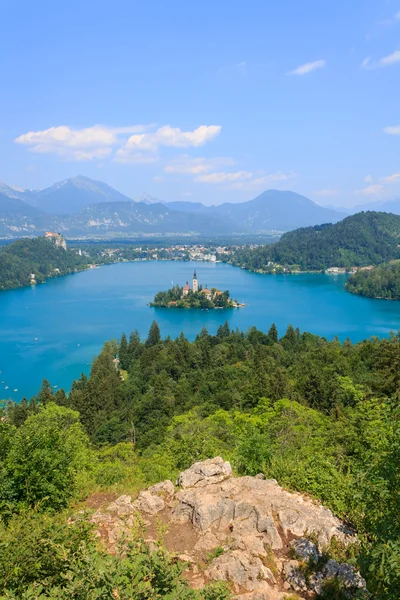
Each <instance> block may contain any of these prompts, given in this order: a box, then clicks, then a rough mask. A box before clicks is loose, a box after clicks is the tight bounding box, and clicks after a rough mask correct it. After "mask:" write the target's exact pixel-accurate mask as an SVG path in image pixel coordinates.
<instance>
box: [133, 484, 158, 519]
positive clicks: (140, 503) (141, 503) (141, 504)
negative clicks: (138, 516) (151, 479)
mask: <svg viewBox="0 0 400 600" xmlns="http://www.w3.org/2000/svg"><path fill="white" fill-rule="evenodd" d="M133 507H134V509H135V510H137V511H140V512H144V513H147V514H148V515H155V514H157V513H158V512H161V511H162V510H164V508H165V502H164V500H163V499H162V498H161V497H160V496H158V495H157V494H153V493H152V492H150V491H149V490H146V491H144V492H140V494H139V496H138V497H137V499H136V500H135V502H134V503H133Z"/></svg>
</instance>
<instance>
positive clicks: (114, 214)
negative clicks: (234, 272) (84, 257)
mask: <svg viewBox="0 0 400 600" xmlns="http://www.w3.org/2000/svg"><path fill="white" fill-rule="evenodd" d="M59 230H60V231H64V232H68V233H70V234H71V233H72V234H75V235H77V234H82V233H84V234H94V233H95V234H97V235H98V234H102V233H103V234H104V233H107V232H108V233H110V232H120V233H128V234H132V233H161V234H167V233H181V234H199V233H200V234H204V235H207V234H214V235H216V234H219V233H225V234H230V233H232V229H231V227H230V225H229V224H226V223H225V222H224V221H223V220H222V219H221V218H218V217H213V216H201V215H198V216H196V219H193V218H192V216H191V215H189V214H187V213H184V212H179V211H171V210H169V209H168V208H167V207H166V206H165V205H164V204H144V203H143V202H102V203H100V204H93V205H92V206H87V207H86V208H85V209H83V210H82V211H81V212H79V213H78V214H76V215H72V216H70V217H66V218H65V219H63V222H62V225H61V229H59ZM57 231H58V230H57Z"/></svg>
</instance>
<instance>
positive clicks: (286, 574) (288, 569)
mask: <svg viewBox="0 0 400 600" xmlns="http://www.w3.org/2000/svg"><path fill="white" fill-rule="evenodd" d="M282 576H283V578H284V580H285V581H287V583H288V584H289V586H290V587H289V589H292V590H294V591H295V592H306V591H307V582H306V578H305V577H304V575H303V573H302V572H301V570H300V563H299V561H298V560H289V562H287V563H286V564H285V565H284V567H283V573H282Z"/></svg>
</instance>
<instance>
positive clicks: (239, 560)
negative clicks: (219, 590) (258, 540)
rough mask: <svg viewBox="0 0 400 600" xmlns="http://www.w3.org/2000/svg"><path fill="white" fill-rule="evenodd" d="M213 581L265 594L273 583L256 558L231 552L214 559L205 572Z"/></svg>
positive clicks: (266, 568) (234, 551)
mask: <svg viewBox="0 0 400 600" xmlns="http://www.w3.org/2000/svg"><path fill="white" fill-rule="evenodd" d="M205 575H206V577H207V578H209V579H212V580H214V581H230V582H232V583H233V584H234V587H236V589H237V590H238V589H239V588H241V589H243V590H245V591H247V592H252V591H257V592H267V591H268V590H270V589H271V585H273V584H274V583H275V577H274V575H273V574H272V571H271V570H270V569H268V567H265V566H264V565H263V563H262V561H261V560H260V559H259V558H258V557H254V556H249V555H248V554H247V553H245V552H242V551H241V550H233V551H231V552H227V553H226V554H222V555H221V556H218V557H217V558H215V559H214V560H213V561H212V563H211V565H210V566H209V567H208V569H207V570H206V571H205Z"/></svg>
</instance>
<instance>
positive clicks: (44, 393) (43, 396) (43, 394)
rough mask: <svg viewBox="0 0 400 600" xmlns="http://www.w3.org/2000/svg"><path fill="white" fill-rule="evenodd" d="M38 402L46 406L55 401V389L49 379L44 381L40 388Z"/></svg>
mask: <svg viewBox="0 0 400 600" xmlns="http://www.w3.org/2000/svg"><path fill="white" fill-rule="evenodd" d="M36 400H37V402H39V403H40V404H43V406H46V404H47V403H48V402H51V401H52V400H54V393H53V389H52V387H51V385H50V382H49V381H47V379H43V381H42V385H41V386H40V390H39V393H38V395H37V396H36Z"/></svg>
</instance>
